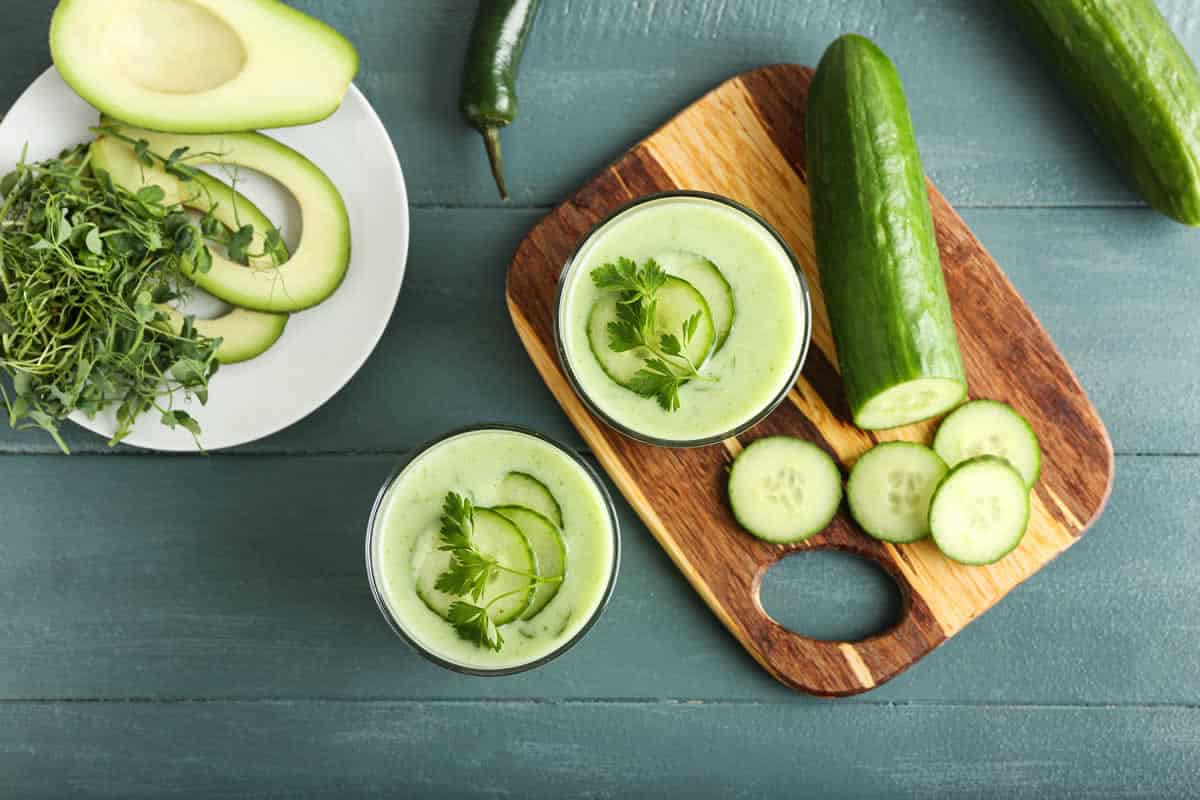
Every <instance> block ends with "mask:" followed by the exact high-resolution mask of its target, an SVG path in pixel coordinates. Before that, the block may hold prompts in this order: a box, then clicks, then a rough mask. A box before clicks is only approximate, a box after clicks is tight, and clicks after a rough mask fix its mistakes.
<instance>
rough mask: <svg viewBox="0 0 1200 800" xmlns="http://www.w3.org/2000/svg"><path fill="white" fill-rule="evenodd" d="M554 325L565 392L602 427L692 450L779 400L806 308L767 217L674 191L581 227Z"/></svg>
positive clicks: (798, 280) (792, 375)
mask: <svg viewBox="0 0 1200 800" xmlns="http://www.w3.org/2000/svg"><path fill="white" fill-rule="evenodd" d="M654 271H658V272H659V273H660V274H659V275H658V276H657V278H655V277H654ZM606 273H607V276H606ZM647 286H648V287H649V289H646V287H647ZM655 287H657V288H655ZM639 297H640V298H642V299H641V300H639V299H638V298H639ZM614 330H616V331H617V334H616V338H614ZM622 331H624V333H622ZM555 333H556V338H557V344H558V350H559V357H560V359H561V360H562V362H563V368H564V370H565V371H566V373H567V375H568V377H569V378H570V380H571V382H572V383H573V385H574V386H575V389H576V390H577V391H578V393H579V394H580V396H581V397H582V399H583V400H584V402H585V403H586V404H587V405H588V406H589V407H590V408H591V409H592V411H594V412H595V413H596V414H597V415H598V416H600V417H601V418H603V419H604V420H605V421H606V422H607V423H608V424H609V425H611V426H613V427H614V428H616V429H617V430H619V431H621V432H622V433H625V434H626V435H628V436H632V437H633V438H636V439H640V440H642V441H646V442H649V443H651V444H659V445H664V446H696V445H702V444H711V443H713V442H716V441H719V440H721V439H724V438H727V437H729V436H732V435H735V434H736V433H739V432H740V431H742V430H744V429H745V428H747V427H749V426H751V425H753V424H754V423H756V422H758V421H759V420H761V419H762V418H763V417H764V416H766V414H768V413H769V412H770V411H771V410H772V409H774V408H775V406H776V405H778V403H779V402H780V401H782V400H783V398H784V397H786V396H787V392H788V391H789V390H790V389H791V387H792V385H793V384H794V383H795V380H796V377H797V376H798V375H799V372H800V368H801V367H802V366H803V362H804V356H805V353H806V352H807V348H808V342H809V337H810V333H811V315H810V312H809V299H808V290H807V286H806V285H805V283H804V277H803V275H802V274H801V272H800V270H799V268H798V265H797V262H796V260H795V259H794V257H793V256H792V254H791V252H790V250H789V249H788V248H787V246H786V245H785V244H784V243H783V241H782V239H781V238H780V237H779V236H778V235H777V234H776V233H775V232H774V231H773V230H772V229H771V228H770V227H769V226H768V225H767V223H766V222H765V221H762V220H761V219H760V218H758V217H757V216H756V215H754V214H753V213H752V212H749V211H748V210H746V209H744V208H742V207H741V206H740V205H737V204H735V203H733V202H732V201H729V200H726V199H724V198H721V197H717V196H715V195H707V194H703V193H692V192H676V193H670V194H664V195H656V196H652V197H649V198H646V199H643V200H640V201H637V202H636V203H634V204H633V205H631V206H629V207H627V208H625V209H624V210H622V211H619V212H618V213H617V214H615V215H614V216H613V217H611V218H610V219H608V220H607V221H606V222H604V223H602V224H601V225H600V226H599V227H597V228H596V229H595V230H594V231H592V232H591V233H590V234H589V235H588V237H587V238H586V239H585V240H584V241H583V243H582V244H581V245H580V247H579V250H578V251H577V252H576V254H575V255H574V256H573V257H572V259H571V260H570V262H569V263H568V264H567V266H566V267H565V269H564V270H563V275H562V278H561V280H560V284H559V297H558V310H557V317H556V320H555ZM622 340H623V341H622Z"/></svg>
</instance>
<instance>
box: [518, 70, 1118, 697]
mask: <svg viewBox="0 0 1200 800" xmlns="http://www.w3.org/2000/svg"><path fill="white" fill-rule="evenodd" d="M811 77H812V70H810V69H808V68H806V67H801V66H797V65H791V64H781V65H775V66H769V67H763V68H761V69H757V70H753V71H751V72H747V73H744V74H742V75H739V76H737V77H735V78H732V79H731V80H729V81H726V82H725V83H723V84H721V85H720V86H718V87H717V88H716V89H715V90H713V91H712V92H710V93H708V94H707V95H705V96H704V97H702V98H701V99H700V100H698V101H697V102H695V103H694V104H693V105H691V106H689V107H688V108H687V109H685V110H684V111H683V112H682V113H680V114H679V115H678V116H676V117H675V118H674V119H672V120H671V121H670V122H668V123H667V124H666V125H665V126H663V127H662V128H661V129H659V130H658V131H657V132H655V133H654V134H653V135H651V136H650V137H649V138H647V139H646V140H644V141H642V142H641V143H640V144H638V145H637V146H635V147H634V148H633V149H632V150H630V151H628V152H627V153H626V154H625V155H624V156H622V157H621V158H620V159H619V160H618V161H617V162H616V163H615V164H613V165H612V166H611V167H609V168H608V169H607V170H605V171H604V172H603V173H601V174H600V175H598V176H596V178H595V179H594V180H592V182H591V183H589V184H588V185H587V186H585V187H583V188H582V189H581V190H579V192H577V193H576V194H575V195H574V196H573V197H571V198H570V199H569V200H567V201H566V202H565V203H563V204H562V205H561V206H559V207H558V208H556V209H555V210H554V211H552V212H551V213H550V214H549V215H547V216H546V218H545V219H543V220H542V221H541V222H539V223H538V224H537V226H536V227H534V229H533V230H532V231H531V232H530V233H529V235H528V236H527V237H526V238H525V240H524V241H523V242H522V243H521V245H520V247H519V248H518V249H517V253H516V256H515V257H514V258H513V262H512V266H511V267H510V268H509V272H508V289H507V295H508V305H509V310H510V311H511V313H512V318H513V323H514V325H515V326H516V329H517V333H518V334H519V335H520V337H521V340H522V341H523V342H524V344H525V347H526V349H527V350H528V351H529V355H530V357H531V358H532V359H533V363H534V364H535V365H536V366H537V369H538V371H539V372H540V373H541V375H542V377H543V378H544V379H545V381H546V384H547V385H548V386H549V387H550V390H551V391H552V392H553V393H554V396H555V397H556V398H557V399H558V402H559V403H560V404H561V405H562V407H563V409H564V410H565V411H566V412H567V415H568V416H569V417H570V418H571V421H572V422H573V423H574V424H575V426H576V427H577V428H578V429H579V432H580V433H581V434H582V435H583V438H584V439H585V440H586V441H587V442H588V444H589V445H590V446H591V447H592V448H593V451H594V453H595V455H596V457H597V458H598V459H599V461H600V463H601V464H602V465H603V466H604V468H605V469H606V470H607V471H608V473H609V475H610V476H611V477H612V479H613V480H614V481H615V483H616V484H617V486H618V487H619V488H620V490H621V492H622V493H623V494H624V495H625V497H626V499H628V500H629V502H630V504H631V505H632V506H633V508H634V509H635V510H636V511H637V513H638V515H639V516H640V517H641V518H642V521H643V522H645V524H646V526H647V527H648V528H649V529H650V531H651V532H652V533H653V534H654V536H655V537H656V538H657V539H658V541H659V543H660V544H661V545H662V546H663V547H664V548H665V549H666V551H667V553H669V554H670V556H671V558H672V559H673V560H674V562H675V564H676V565H677V566H678V567H679V569H680V570H681V571H682V572H683V574H684V575H685V576H686V577H687V579H688V580H689V581H690V582H691V584H692V586H693V587H695V589H696V591H697V592H699V593H700V596H701V597H703V598H704V600H705V602H706V603H708V605H709V607H710V608H711V609H712V610H713V613H715V614H716V615H717V617H718V619H720V620H721V622H722V623H724V625H725V626H726V627H727V628H729V630H730V631H731V632H732V633H733V635H734V636H735V637H737V639H738V641H739V642H741V643H742V645H743V646H744V647H745V648H746V649H747V650H748V651H749V652H750V654H751V655H752V656H754V658H755V659H756V660H757V661H758V662H759V663H760V664H761V665H762V666H763V668H764V669H766V670H767V671H768V672H769V673H771V674H772V675H773V676H775V677H776V678H777V679H778V680H780V681H782V682H783V683H784V684H786V685H788V686H791V687H793V688H796V689H800V690H803V691H806V692H811V693H814V694H820V695H849V694H856V693H858V692H863V691H866V690H868V689H871V688H872V687H875V686H878V685H879V684H881V683H884V682H885V681H887V680H890V679H891V678H893V677H895V676H896V675H898V674H899V673H900V672H902V671H903V670H905V669H907V668H908V667H909V666H911V665H912V664H914V663H915V662H916V661H918V660H919V659H920V658H921V657H923V656H925V655H926V654H928V653H929V652H931V651H932V650H933V649H934V648H936V647H937V646H938V645H940V644H942V643H943V642H944V641H946V640H947V639H949V638H950V637H951V636H953V635H954V634H956V633H958V632H959V631H960V630H962V629H963V628H964V627H965V626H966V625H967V624H969V623H970V622H971V620H973V619H975V618H976V617H978V616H979V615H980V614H982V613H983V612H985V611H987V610H988V609H989V608H991V606H992V605H993V604H994V603H995V602H996V601H997V600H999V599H1000V598H1002V597H1003V596H1004V595H1005V594H1007V593H1008V592H1009V591H1011V590H1012V589H1013V587H1015V586H1017V585H1018V584H1019V583H1021V582H1022V581H1024V580H1025V579H1026V578H1028V577H1029V576H1030V575H1032V574H1033V573H1035V572H1037V571H1038V570H1039V569H1041V568H1042V567H1043V566H1045V565H1046V564H1047V563H1049V562H1050V561H1051V560H1052V559H1053V558H1054V557H1055V556H1057V555H1058V554H1059V553H1061V552H1062V551H1063V550H1065V549H1066V548H1068V547H1070V546H1071V545H1072V544H1074V543H1075V541H1076V540H1077V539H1078V538H1079V537H1080V536H1081V535H1082V534H1083V532H1084V531H1085V530H1086V529H1087V527H1088V526H1089V525H1090V524H1091V523H1092V521H1093V520H1095V519H1096V517H1097V516H1099V514H1100V511H1101V510H1102V509H1103V507H1104V504H1105V501H1106V500H1107V499H1108V494H1109V490H1110V488H1111V484H1112V475H1113V455H1112V445H1111V443H1110V442H1109V439H1108V433H1107V432H1106V431H1105V429H1104V425H1103V423H1102V422H1101V421H1100V418H1099V416H1098V415H1097V414H1096V410H1095V409H1094V408H1093V407H1092V405H1091V403H1090V402H1089V401H1088V399H1087V396H1086V395H1085V394H1084V391H1083V388H1082V387H1081V386H1080V385H1079V381H1078V380H1077V379H1076V377H1075V375H1074V374H1073V373H1072V372H1071V369H1070V367H1068V366H1067V364H1066V362H1065V361H1064V360H1063V358H1062V356H1061V355H1060V354H1059V352H1058V349H1057V348H1056V347H1055V346H1054V343H1053V342H1052V341H1051V340H1050V337H1049V336H1048V335H1047V334H1046V331H1045V330H1043V329H1042V326H1041V325H1040V324H1039V323H1038V321H1037V319H1035V318H1034V316H1033V314H1032V312H1030V310H1029V307H1028V306H1026V305H1025V302H1024V300H1022V299H1021V297H1020V295H1018V294H1017V292H1016V290H1015V289H1014V288H1013V286H1012V284H1011V283H1009V281H1008V279H1007V278H1006V277H1005V276H1004V273H1003V272H1001V270H1000V268H999V267H998V266H997V265H996V263H995V262H994V261H993V260H992V258H991V256H989V255H988V253H987V252H986V251H985V250H984V249H983V246H982V245H981V244H980V243H979V241H978V240H977V239H976V238H975V237H974V236H973V235H972V234H971V232H970V231H969V230H968V229H967V226H966V224H964V223H963V221H962V219H961V218H960V217H959V216H958V214H956V213H955V212H954V209H952V208H951V207H950V205H949V204H948V203H947V202H946V200H945V199H944V198H943V197H942V196H941V194H940V193H938V191H937V189H936V188H934V187H933V185H932V184H930V185H929V195H930V201H931V204H932V207H933V216H934V221H935V223H936V226H937V235H938V246H939V247H940V249H941V255H942V264H943V266H944V268H945V272H946V284H947V288H948V290H949V293H950V300H951V303H952V304H953V307H954V317H955V323H956V325H957V328H958V337H959V343H960V345H961V349H962V355H963V361H964V362H965V364H966V368H967V375H968V380H969V383H970V390H971V396H972V397H986V398H993V399H997V400H1004V401H1007V402H1009V403H1011V404H1012V405H1013V406H1015V407H1016V408H1017V410H1018V411H1020V412H1021V413H1022V414H1024V415H1025V417H1026V418H1027V419H1029V421H1030V423H1031V424H1032V425H1033V428H1034V430H1036V431H1037V434H1038V436H1039V438H1040V439H1041V443H1042V448H1043V451H1044V456H1043V458H1044V461H1043V468H1042V476H1041V480H1040V481H1039V483H1038V485H1037V487H1036V489H1035V490H1034V492H1033V496H1032V515H1031V519H1030V523H1029V531H1028V533H1027V534H1026V536H1025V539H1024V541H1023V542H1022V543H1021V545H1020V547H1018V548H1017V549H1016V550H1015V551H1013V553H1011V554H1010V555H1008V556H1006V557H1005V558H1004V559H1002V560H1001V561H1000V562H999V563H997V564H994V565H992V566H988V567H966V566H961V565H958V564H955V563H954V562H952V561H950V560H948V559H947V558H945V557H944V556H942V555H941V554H940V553H939V552H938V550H937V548H936V547H934V545H933V543H932V542H931V541H929V540H925V541H923V542H918V543H916V544H911V545H890V544H884V543H882V542H877V541H875V540H874V539H871V538H869V537H868V536H866V535H865V534H864V533H862V531H860V530H859V529H858V527H857V526H856V525H855V523H854V522H853V520H852V519H851V518H850V516H849V514H848V513H847V512H846V511H845V510H844V509H843V511H842V513H840V514H839V516H838V517H837V519H835V520H834V522H833V524H831V525H830V526H829V528H828V529H826V530H825V531H824V532H822V533H821V534H819V535H817V536H815V537H813V538H811V539H809V540H808V541H806V542H802V543H800V544H796V545H772V544H767V543H765V542H762V541H759V540H758V539H755V538H753V537H751V536H750V535H748V534H746V533H745V532H743V531H742V530H741V529H740V528H739V527H738V526H737V524H736V523H735V522H734V520H733V517H732V516H731V514H730V512H729V509H728V506H727V503H726V496H725V480H726V470H727V468H728V466H729V464H730V462H731V461H732V459H733V457H734V455H736V454H737V453H738V452H739V451H740V449H741V448H742V447H743V446H744V445H745V444H746V443H747V442H749V441H753V440H754V439H755V438H758V437H761V436H766V435H771V434H780V433H787V434H792V435H795V436H800V437H803V438H805V439H809V440H811V441H813V442H816V443H818V444H819V445H821V446H822V447H824V448H825V449H826V450H827V451H828V452H829V453H830V454H831V455H833V457H834V458H835V459H836V460H837V461H838V462H839V463H840V464H841V465H842V467H843V468H844V469H845V470H848V469H849V467H851V466H852V465H853V464H854V461H855V459H856V458H858V456H859V455H861V454H862V453H863V452H865V451H866V450H867V449H869V448H870V447H871V446H872V445H874V444H875V443H876V442H879V441H883V440H886V439H907V440H912V441H921V442H929V441H930V440H931V438H932V432H933V430H934V428H935V424H933V423H923V424H919V425H914V426H910V427H908V428H903V429H898V430H894V431H886V432H875V433H871V432H866V431H861V430H859V429H857V428H855V427H854V425H853V424H851V423H850V422H849V412H848V409H847V407H846V402H845V400H844V399H843V395H842V387H841V383H840V379H839V377H838V373H837V364H836V354H835V351H834V347H833V341H832V338H831V335H830V330H829V321H828V319H827V317H826V314H825V308H824V302H823V300H822V298H821V292H820V282H819V280H818V273H817V266H816V260H815V257H814V251H813V237H812V220H811V218H810V214H809V199H808V189H807V186H806V184H805V172H804V111H805V105H806V101H807V95H808V85H809V81H810V79H811ZM669 189H696V190H704V191H709V192H715V193H717V194H722V195H726V196H728V197H730V198H732V199H734V200H737V201H738V202H740V203H743V204H745V205H747V206H749V207H750V208H752V209H754V210H755V211H757V212H758V213H759V214H761V215H762V216H763V217H765V218H766V219H767V220H768V221H769V222H770V223H771V224H772V225H774V226H775V228H776V229H777V230H779V231H780V233H781V234H782V235H783V236H784V238H786V239H787V241H788V243H789V244H790V245H791V247H792V249H793V250H794V251H795V252H796V254H797V255H798V256H799V258H800V261H801V262H802V264H803V267H804V273H805V276H806V277H807V279H808V284H809V288H810V289H811V290H812V295H813V314H814V326H813V346H812V347H811V348H810V350H809V355H808V360H807V362H806V363H805V366H804V372H803V375H802V377H801V378H800V380H799V381H797V383H796V386H795V388H794V390H793V391H792V392H791V394H790V395H789V397H788V399H787V400H786V401H785V402H784V403H783V404H782V405H781V406H780V407H779V409H777V410H776V411H775V412H774V413H773V414H771V415H770V417H768V418H767V419H766V420H764V421H763V422H762V423H760V424H759V425H757V426H755V427H754V428H752V429H751V430H750V431H748V432H747V433H745V434H743V435H742V436H739V437H738V438H737V439H736V440H732V439H731V440H728V441H726V442H724V443H723V444H719V445H714V446H711V447H704V448H698V449H694V450H670V449H663V448H656V447H651V446H648V445H643V444H639V443H637V442H634V441H632V440H631V439H627V438H625V437H623V436H621V435H620V434H618V433H616V432H615V431H613V430H611V429H609V428H607V427H606V426H605V425H604V424H603V423H602V422H600V421H599V420H598V419H597V418H596V417H594V416H593V415H592V414H591V413H590V412H588V411H587V410H586V408H585V407H584V406H583V405H582V404H581V403H580V401H579V399H578V397H577V396H576V395H575V393H574V391H573V390H572V389H571V387H570V384H569V383H568V382H567V380H566V378H565V377H564V375H563V373H562V370H561V369H560V367H559V363H558V360H557V357H556V355H555V352H556V351H555V347H554V334H553V319H554V304H555V293H556V288H557V281H558V277H559V273H560V271H561V270H562V267H563V265H564V264H565V263H566V260H567V259H568V257H569V256H570V255H571V253H572V251H573V250H574V249H575V247H576V246H577V245H578V244H579V242H580V240H581V239H582V237H583V236H584V235H585V234H586V233H587V232H588V231H590V230H591V228H592V227H593V226H594V225H595V224H596V223H597V222H598V221H600V220H601V219H603V218H604V217H606V216H608V215H609V214H610V213H612V212H613V211H614V210H615V209H617V208H618V207H620V206H622V205H624V204H626V203H628V202H629V201H631V200H633V199H634V198H637V197H640V196H642V195H645V194H649V193H652V192H658V191H663V190H669ZM1047 267H1048V268H1052V265H1051V264H1048V265H1047ZM818 549H837V550H843V551H848V552H851V553H855V554H857V555H859V556H863V557H866V558H869V559H872V560H874V561H875V562H877V563H878V564H879V565H880V566H882V567H883V568H884V569H885V570H887V572H888V573H890V574H891V575H892V577H893V578H894V579H895V580H896V582H897V583H898V585H899V586H900V590H901V594H902V596H903V599H904V602H903V608H902V611H901V615H900V618H899V620H898V622H897V624H896V625H895V626H894V627H892V628H891V629H890V630H888V631H886V632H884V633H882V634H880V635H878V636H873V637H871V638H868V639H864V640H861V641H857V642H833V641H819V640H815V639H809V638H806V637H804V636H800V635H798V634H796V633H794V632H792V631H789V630H788V629H786V628H784V627H783V626H781V625H779V624H778V623H776V622H775V621H774V620H772V619H771V618H770V617H769V616H768V615H767V614H766V613H765V612H764V611H763V608H762V605H761V603H760V602H759V596H758V595H759V584H760V581H761V578H762V576H763V574H764V573H765V572H766V570H767V569H768V568H769V567H770V566H771V565H772V564H773V563H775V562H776V561H778V560H779V559H780V558H782V557H784V556H786V555H788V554H789V553H792V552H795V551H800V550H818ZM1045 613H1047V614H1053V613H1055V610H1054V609H1053V608H1047V609H1045Z"/></svg>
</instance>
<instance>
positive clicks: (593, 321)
mask: <svg viewBox="0 0 1200 800" xmlns="http://www.w3.org/2000/svg"><path fill="white" fill-rule="evenodd" d="M620 299H621V298H620V295H619V294H617V293H616V292H606V293H605V294H604V296H603V297H601V298H600V299H599V300H597V301H596V304H595V305H594V306H592V311H591V313H590V314H589V315H588V326H587V334H588V344H589V345H590V346H591V348H592V354H593V355H595V356H596V360H597V361H599V362H600V367H601V368H602V369H603V370H604V371H605V372H606V373H607V374H608V377H610V378H612V379H613V380H614V381H616V382H617V383H619V384H621V385H622V386H626V387H627V386H629V383H630V381H631V380H632V378H633V376H634V375H635V374H636V373H637V371H638V370H640V369H641V368H642V365H643V364H644V363H645V353H644V351H642V350H641V348H635V349H633V350H626V351H625V352H623V353H618V352H615V351H614V350H612V349H610V348H609V346H608V324H609V323H610V322H616V321H617V304H618V303H619V302H620ZM696 312H700V325H699V327H697V329H696V333H695V335H694V336H693V337H692V341H691V343H690V344H689V345H688V347H687V351H686V353H687V357H688V358H690V359H691V361H692V363H693V364H695V365H696V368H697V369H699V368H700V367H701V366H703V365H704V362H705V361H707V360H708V356H709V355H710V354H711V353H712V349H713V342H714V341H715V340H716V330H715V328H714V327H713V318H712V312H711V311H710V310H709V308H708V303H707V301H705V299H704V295H702V294H701V293H700V292H699V291H697V289H696V287H694V286H692V285H691V284H690V283H688V282H687V281H685V280H681V279H679V278H671V277H668V278H667V281H666V283H664V284H663V285H662V288H661V289H659V290H658V306H657V308H656V314H655V322H656V323H657V329H656V331H655V334H654V335H655V337H656V338H657V337H658V336H661V335H662V334H664V333H673V334H675V335H676V336H679V331H680V328H682V327H683V323H684V322H686V321H687V320H688V319H690V318H691V317H692V315H693V314H695V313H696Z"/></svg>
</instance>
